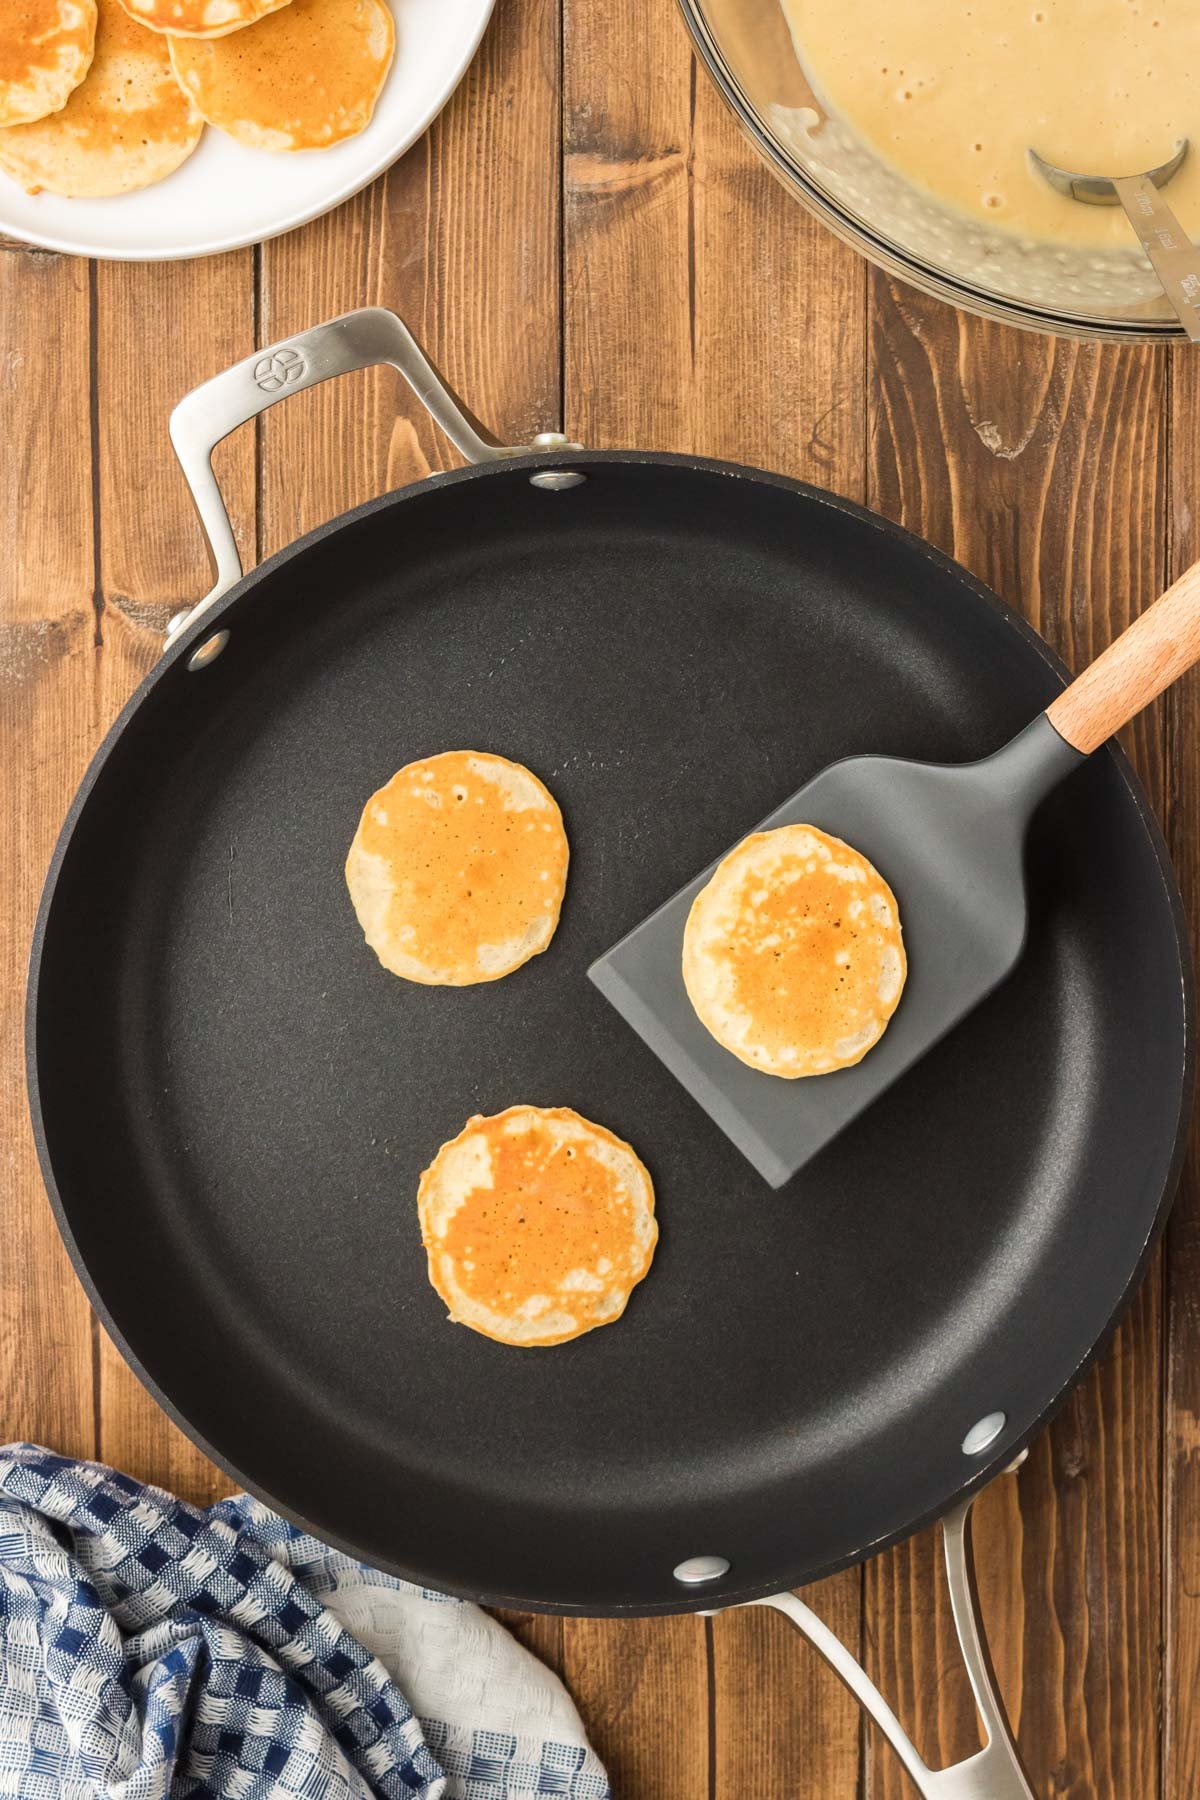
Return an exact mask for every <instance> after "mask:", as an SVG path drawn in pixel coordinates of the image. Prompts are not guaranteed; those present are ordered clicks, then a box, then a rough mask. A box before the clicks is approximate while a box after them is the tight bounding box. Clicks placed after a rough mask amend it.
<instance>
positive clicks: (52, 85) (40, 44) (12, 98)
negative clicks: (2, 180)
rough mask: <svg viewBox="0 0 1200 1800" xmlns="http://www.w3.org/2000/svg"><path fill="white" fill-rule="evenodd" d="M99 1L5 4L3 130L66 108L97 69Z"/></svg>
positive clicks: (0, 49) (0, 85)
mask: <svg viewBox="0 0 1200 1800" xmlns="http://www.w3.org/2000/svg"><path fill="white" fill-rule="evenodd" d="M95 46H96V0H4V4H3V6H0V127H3V126H7V125H28V124H30V123H31V122H32V121H33V120H34V119H44V118H45V117H46V115H47V114H48V113H56V112H57V111H58V110H59V108H60V107H62V106H65V105H66V103H67V100H68V99H69V97H70V95H71V94H72V93H73V92H74V90H75V89H76V88H77V87H78V86H79V84H80V82H81V81H82V80H83V78H84V76H85V75H86V74H87V72H88V70H89V69H90V68H91V66H92V54H93V52H94V50H95Z"/></svg>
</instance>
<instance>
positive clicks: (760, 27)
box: [680, 0, 1185, 342]
mask: <svg viewBox="0 0 1200 1800" xmlns="http://www.w3.org/2000/svg"><path fill="white" fill-rule="evenodd" d="M835 3H836V0H831V4H835ZM899 3H900V4H903V0H899ZM680 4H681V5H682V8H683V15H684V18H685V19H686V21H687V25H688V29H689V30H690V32H691V34H692V37H693V39H694V40H695V44H696V48H697V49H698V51H699V53H700V56H701V59H702V61H703V62H704V63H705V65H706V66H707V68H708V71H709V74H710V75H711V76H712V78H713V80H714V81H715V82H716V84H717V87H718V88H719V90H720V92H721V93H722V94H723V95H724V96H725V99H726V100H727V101H728V103H729V105H730V107H731V108H732V109H733V112H734V114H735V115H736V117H737V119H738V121H739V123H740V125H741V127H742V129H743V131H744V132H745V133H746V135H747V137H748V138H749V139H750V142H751V143H752V144H753V145H754V147H755V148H756V149H757V150H758V152H759V154H760V155H761V156H762V157H763V158H764V159H765V161H766V162H767V164H768V165H769V167H770V168H771V169H773V170H774V172H775V174H776V175H777V176H778V177H779V179H780V180H781V181H782V182H783V184H784V186H785V187H786V188H788V189H789V190H790V192H791V193H793V194H794V195H795V196H796V198H797V199H798V200H801V201H802V202H803V203H804V205H805V206H807V207H808V208H809V210H810V211H811V212H814V213H816V215H817V217H818V218H819V219H823V220H824V222H825V224H826V225H828V226H829V227H830V229H831V230H833V231H835V232H836V233H837V234H838V236H839V237H840V238H843V239H844V240H845V241H846V242H847V243H848V244H852V245H853V246H854V248H855V249H856V250H861V251H862V253H863V255H864V256H866V257H869V258H870V260H871V261H872V262H873V263H877V264H878V265H879V267H880V268H882V269H886V270H887V272H888V273H889V274H890V275H898V276H900V277H901V279H902V280H904V281H910V282H912V284H913V286H914V287H918V288H923V289H924V291H925V292H926V293H928V294H936V295H937V296H938V298H939V299H942V300H949V301H950V302H951V303H952V305H954V306H961V307H964V308H965V309H966V310H967V311H968V312H974V313H980V314H982V315H983V316H984V317H987V318H993V319H1004V320H1006V321H1007V322H1008V323H1009V324H1011V325H1023V326H1025V327H1027V328H1029V329H1031V330H1035V331H1057V332H1062V333H1064V334H1066V335H1067V336H1070V337H1087V338H1115V339H1120V340H1123V341H1126V342H1128V341H1142V342H1163V341H1167V342H1170V341H1172V340H1174V339H1179V340H1180V341H1181V342H1182V341H1185V337H1184V332H1183V328H1182V327H1181V325H1180V324H1179V321H1178V320H1177V319H1176V317H1175V314H1174V313H1173V312H1172V310H1171V308H1170V306H1169V305H1168V303H1167V301H1166V300H1165V299H1164V297H1163V292H1162V289H1161V288H1160V286H1159V284H1158V281H1157V279H1156V278H1155V275H1154V271H1153V269H1151V267H1150V264H1149V263H1148V262H1147V260H1146V258H1145V257H1144V255H1143V254H1142V250H1141V247H1140V245H1139V244H1137V243H1136V242H1135V240H1134V238H1133V235H1132V232H1131V233H1130V240H1129V248H1128V250H1126V249H1116V250H1092V249H1080V248H1077V247H1071V246H1064V247H1061V248H1060V247H1058V246H1056V245H1054V244H1047V243H1043V242H1041V241H1038V240H1034V239H1023V238H1019V237H1017V236H1015V235H1014V234H1013V233H1012V232H1008V231H999V230H995V231H989V230H988V228H987V227H986V226H984V225H981V224H976V223H975V221H974V220H972V219H968V218H966V217H964V216H963V215H962V214H961V213H958V212H955V211H954V210H953V209H952V208H950V207H948V206H943V205H941V204H940V203H939V202H938V201H937V200H935V199H933V198H932V197H931V196H930V195H928V194H926V193H924V192H923V191H922V190H920V189H919V188H916V187H914V186H913V185H912V184H911V183H910V182H908V181H906V180H905V179H904V177H903V176H902V175H899V174H898V173H897V172H896V171H895V170H894V169H892V168H890V167H889V166H888V165H887V164H886V163H885V162H883V161H882V160H881V159H880V158H879V157H878V156H877V155H876V154H875V152H874V151H873V150H871V149H870V148H869V147H868V146H867V145H866V144H865V143H863V142H862V141H861V140H860V139H859V138H858V137H857V136H856V135H855V134H854V133H853V132H852V131H850V130H849V128H848V127H847V126H846V125H845V124H843V123H842V121H841V120H840V119H838V118H837V117H836V116H835V115H833V114H832V113H829V112H827V111H826V110H825V108H824V106H823V105H822V103H821V102H820V101H819V100H818V99H817V97H816V95H815V94H814V92H813V90H812V88H811V87H810V86H809V83H808V80H807V78H806V76H805V73H804V70H803V68H802V67H801V64H800V61H799V59H798V58H797V55H796V51H795V48H794V46H793V44H792V39H791V34H790V32H789V31H788V27H787V23H786V21H785V19H784V16H783V12H782V11H781V9H780V5H779V0H680Z"/></svg>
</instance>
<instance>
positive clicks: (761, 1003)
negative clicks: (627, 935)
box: [683, 825, 907, 1079]
mask: <svg viewBox="0 0 1200 1800" xmlns="http://www.w3.org/2000/svg"><path fill="white" fill-rule="evenodd" d="M906 974H907V963H906V960H905V955H904V943H903V939H902V937H901V932H900V914H899V910H898V908H897V906H896V897H895V895H894V894H893V893H892V890H891V888H889V886H888V884H887V882H886V881H885V880H884V879H883V877H882V876H881V875H880V874H879V872H878V870H876V869H875V868H873V867H872V865H871V864H870V863H869V862H868V861H867V859H866V857H865V856H861V855H860V854H859V852H858V851H857V850H852V849H851V848H850V846H849V844H844V843H842V841H841V839H840V838H835V837H830V836H828V835H827V833H825V832H823V831H818V830H817V828H816V826H814V825H783V826H780V827H779V829H778V830H776V831H757V832H754V833H753V834H752V835H751V836H750V837H748V838H747V839H746V840H745V842H744V843H741V844H739V845H738V846H737V848H736V850H732V851H731V852H730V853H729V855H728V856H727V857H726V858H725V859H724V861H723V862H722V863H721V864H720V865H719V866H718V868H717V869H716V871H715V872H714V874H713V876H712V878H711V880H710V881H709V882H708V883H707V884H706V885H705V886H704V887H703V888H702V889H701V890H700V892H699V893H698V894H697V895H696V898H695V900H694V901H693V902H692V908H691V911H690V913H689V914H688V922H687V925H686V927H685V929H684V934H683V980H684V986H685V987H686V988H687V991H688V998H689V999H690V1000H691V1003H692V1005H693V1006H694V1007H695V1009H696V1012H697V1014H698V1016H699V1018H700V1021H701V1023H702V1024H703V1025H705V1026H707V1028H708V1030H709V1031H711V1032H712V1034H713V1036H714V1037H715V1038H716V1040H717V1042H718V1043H719V1044H723V1045H724V1047H725V1048H726V1050H731V1051H732V1052H733V1054H734V1055H735V1056H737V1057H740V1058H741V1060H742V1061H743V1062H744V1063H749V1064H750V1066H751V1067H752V1068H755V1069H762V1070H764V1071H765V1072H766V1073H767V1074H770V1075H782V1076H785V1077H787V1078H789V1079H790V1078H794V1077H797V1076H801V1075H825V1074H828V1073H829V1072H830V1071H831V1070H833V1069H845V1068H848V1067H850V1065H851V1064H852V1063H856V1062H859V1061H861V1059H862V1058H863V1057H864V1056H865V1055H866V1053H867V1051H868V1050H869V1049H870V1048H871V1047H872V1045H873V1044H876V1043H878V1041H879V1039H880V1038H881V1037H882V1036H883V1033H884V1031H885V1030H886V1028H887V1023H888V1020H889V1019H890V1018H891V1016H892V1014H893V1013H894V1012H895V1010H896V1007H897V1005H898V1004H899V1001H900V995H901V993H902V991H903V988H904V980H905V976H906Z"/></svg>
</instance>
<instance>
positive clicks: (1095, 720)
mask: <svg viewBox="0 0 1200 1800" xmlns="http://www.w3.org/2000/svg"><path fill="white" fill-rule="evenodd" d="M1195 662H1200V563H1193V564H1192V566H1191V568H1190V569H1188V570H1186V571H1185V572H1184V574H1182V575H1181V576H1180V577H1179V580H1178V581H1176V582H1175V583H1174V584H1173V585H1172V586H1171V587H1169V588H1168V589H1167V591H1166V593H1165V594H1163V595H1162V596H1161V597H1160V598H1159V599H1158V600H1156V601H1155V602H1154V605H1153V606H1148V607H1147V608H1146V611H1145V612H1144V613H1142V614H1141V615H1140V617H1138V618H1136V619H1135V620H1134V621H1133V624H1132V625H1130V626H1129V628H1128V630H1126V631H1123V632H1122V633H1121V635H1120V637H1119V638H1117V640H1116V642H1115V643H1112V644H1110V645H1109V646H1108V649H1107V650H1104V651H1102V652H1101V654H1100V655H1099V656H1098V657H1097V658H1096V660H1095V662H1094V663H1092V665H1091V666H1090V668H1087V669H1085V670H1084V671H1083V674H1082V675H1079V676H1077V677H1076V678H1075V680H1074V681H1073V682H1072V683H1071V685H1070V687H1069V688H1067V689H1066V690H1065V692H1063V693H1061V694H1060V695H1059V696H1058V699H1057V700H1055V701H1054V703H1053V705H1051V706H1048V707H1047V708H1046V717H1047V718H1048V719H1049V721H1050V723H1051V724H1052V725H1053V727H1054V729H1055V731H1057V733H1058V735H1059V737H1061V738H1065V739H1066V741H1067V743H1068V744H1071V745H1073V746H1074V748H1075V749H1076V750H1080V751H1082V752H1083V754H1084V755H1085V756H1090V755H1091V753H1092V751H1093V750H1098V749H1099V747H1100V745H1101V744H1103V743H1104V742H1105V740H1106V739H1107V738H1110V737H1111V736H1112V734H1113V732H1114V731H1119V730H1120V728H1121V726H1122V725H1127V724H1128V723H1129V721H1130V719H1132V718H1134V717H1135V715H1136V714H1138V713H1140V712H1141V710H1142V708H1143V707H1144V706H1149V704H1150V702H1151V701H1152V700H1154V699H1157V697H1158V695H1159V694H1161V693H1162V692H1163V690H1164V689H1165V688H1169V687H1170V686H1171V685H1172V683H1173V682H1176V681H1178V680H1179V677H1180V676H1181V675H1184V674H1186V673H1187V671H1188V670H1189V669H1190V668H1191V666H1192V664H1193V663H1195Z"/></svg>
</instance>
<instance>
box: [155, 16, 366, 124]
mask: <svg viewBox="0 0 1200 1800" xmlns="http://www.w3.org/2000/svg"><path fill="white" fill-rule="evenodd" d="M170 43H171V61H172V64H173V65H174V69H175V74H176V76H177V78H178V80H179V82H180V83H181V85H182V86H183V88H184V89H185V90H186V92H187V93H188V94H189V95H190V96H191V98H192V99H193V100H194V101H195V103H196V105H197V106H198V107H199V108H200V111H201V112H202V113H203V115H204V117H205V118H206V119H207V120H208V121H209V123H210V124H212V125H217V126H219V127H220V129H221V130H222V131H227V132H228V133H229V135H230V137H233V138H236V139H237V141H238V143H239V144H248V145H249V146H250V147H251V149H254V150H321V149H324V148H325V147H326V145H328V144H339V143H341V141H342V139H343V138H348V137H353V136H354V135H355V133H356V132H359V131H361V130H362V129H363V127H364V126H365V125H366V124H367V123H368V122H369V120H370V117H371V114H372V113H373V112H374V110H375V102H376V100H377V99H378V98H379V91H380V89H381V88H382V87H383V83H384V79H385V77H386V76H387V72H388V69H389V68H390V67H391V62H392V53H393V51H394V49H395V43H396V28H395V26H394V25H393V23H392V15H391V13H390V12H389V11H388V9H387V7H386V6H385V5H384V4H383V0H290V4H289V5H287V6H285V7H284V8H283V9H282V11H280V12H278V13H275V14H274V15H273V16H272V17H271V18H269V19H263V20H262V21H261V22H260V23H259V24H257V25H251V26H250V27H249V29H248V30H246V31H237V32H234V33H233V34H232V35H231V36H229V37H223V38H212V39H207V40H205V39H200V38H183V37H173V38H172V39H171V40H170Z"/></svg>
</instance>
